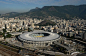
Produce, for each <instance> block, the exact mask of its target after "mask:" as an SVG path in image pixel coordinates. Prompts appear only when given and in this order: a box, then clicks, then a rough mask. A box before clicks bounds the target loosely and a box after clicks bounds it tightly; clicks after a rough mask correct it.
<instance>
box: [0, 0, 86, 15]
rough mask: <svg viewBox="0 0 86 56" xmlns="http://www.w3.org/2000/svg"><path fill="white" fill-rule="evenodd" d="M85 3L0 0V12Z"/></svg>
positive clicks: (85, 1)
mask: <svg viewBox="0 0 86 56" xmlns="http://www.w3.org/2000/svg"><path fill="white" fill-rule="evenodd" d="M81 4H86V0H0V14H3V13H8V12H27V11H29V10H30V9H33V8H35V7H39V8H42V7H43V6H63V5H81Z"/></svg>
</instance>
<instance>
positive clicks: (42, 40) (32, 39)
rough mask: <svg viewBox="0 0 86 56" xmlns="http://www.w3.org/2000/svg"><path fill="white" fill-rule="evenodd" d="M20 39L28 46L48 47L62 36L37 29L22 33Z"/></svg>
mask: <svg viewBox="0 0 86 56" xmlns="http://www.w3.org/2000/svg"><path fill="white" fill-rule="evenodd" d="M18 39H19V40H20V41H22V43H23V45H25V46H27V47H47V46H49V45H50V44H52V43H54V42H55V41H57V40H59V39H60V36H59V35H58V34H56V33H51V32H46V31H42V30H35V31H33V32H27V33H24V34H21V35H20V36H19V37H18Z"/></svg>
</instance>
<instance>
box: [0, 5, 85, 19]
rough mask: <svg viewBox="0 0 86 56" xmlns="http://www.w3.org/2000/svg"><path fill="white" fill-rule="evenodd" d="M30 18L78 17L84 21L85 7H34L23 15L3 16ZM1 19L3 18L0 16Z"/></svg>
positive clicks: (8, 15)
mask: <svg viewBox="0 0 86 56" xmlns="http://www.w3.org/2000/svg"><path fill="white" fill-rule="evenodd" d="M24 15H25V17H27V16H30V17H31V18H41V19H44V18H47V17H48V16H54V17H59V18H63V19H71V18H74V17H79V18H83V19H86V5H78V6H75V5H65V6H44V7H43V8H38V7H36V8H35V9H32V10H30V11H29V12H25V13H14V14H12V13H10V14H6V15H4V16H5V17H16V16H18V17H21V16H24ZM1 17H3V16H1Z"/></svg>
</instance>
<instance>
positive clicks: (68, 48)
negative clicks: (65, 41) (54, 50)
mask: <svg viewBox="0 0 86 56" xmlns="http://www.w3.org/2000/svg"><path fill="white" fill-rule="evenodd" d="M54 43H55V44H57V45H59V46H62V47H64V48H66V49H67V50H68V51H70V50H71V49H72V47H68V46H65V45H62V44H60V43H58V42H54Z"/></svg>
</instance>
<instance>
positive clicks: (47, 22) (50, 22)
mask: <svg viewBox="0 0 86 56" xmlns="http://www.w3.org/2000/svg"><path fill="white" fill-rule="evenodd" d="M37 25H39V26H48V25H52V26H54V25H56V23H55V22H52V21H50V20H44V21H42V22H40V23H39V24H37Z"/></svg>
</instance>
